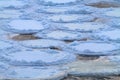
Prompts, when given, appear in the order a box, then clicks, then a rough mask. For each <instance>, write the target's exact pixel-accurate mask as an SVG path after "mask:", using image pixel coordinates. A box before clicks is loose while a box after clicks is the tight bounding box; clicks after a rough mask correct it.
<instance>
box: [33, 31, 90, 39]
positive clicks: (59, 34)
mask: <svg viewBox="0 0 120 80" xmlns="http://www.w3.org/2000/svg"><path fill="white" fill-rule="evenodd" d="M35 36H36V37H39V38H45V39H57V40H81V39H83V38H87V37H88V35H87V34H84V33H79V32H72V31H62V30H51V31H50V30H49V31H44V32H39V33H37V34H35Z"/></svg>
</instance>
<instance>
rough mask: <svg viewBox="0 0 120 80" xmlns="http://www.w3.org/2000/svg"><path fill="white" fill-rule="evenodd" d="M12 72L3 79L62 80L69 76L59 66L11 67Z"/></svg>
mask: <svg viewBox="0 0 120 80" xmlns="http://www.w3.org/2000/svg"><path fill="white" fill-rule="evenodd" d="M10 69H11V70H12V71H11V72H9V73H8V74H6V77H3V79H11V80H13V79H22V80H24V79H25V80H26V79H27V80H28V79H38V80H60V79H62V78H64V77H65V76H66V75H67V74H66V71H65V70H63V69H62V68H60V67H57V66H50V67H46V66H44V67H11V68H10Z"/></svg>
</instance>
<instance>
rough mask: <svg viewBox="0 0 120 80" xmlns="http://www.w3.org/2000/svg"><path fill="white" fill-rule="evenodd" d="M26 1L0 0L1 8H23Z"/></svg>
mask: <svg viewBox="0 0 120 80" xmlns="http://www.w3.org/2000/svg"><path fill="white" fill-rule="evenodd" d="M25 5H26V3H24V2H23V1H20V0H0V7H1V8H9V7H13V8H21V7H24V6H25Z"/></svg>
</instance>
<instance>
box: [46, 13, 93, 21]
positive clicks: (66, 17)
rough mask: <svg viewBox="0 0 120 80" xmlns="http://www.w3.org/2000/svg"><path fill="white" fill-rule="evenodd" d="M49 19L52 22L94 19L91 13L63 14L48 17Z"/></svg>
mask: <svg viewBox="0 0 120 80" xmlns="http://www.w3.org/2000/svg"><path fill="white" fill-rule="evenodd" d="M48 20H50V21H52V22H83V21H90V20H93V17H92V16H90V15H82V14H81V15H78V14H61V15H53V16H50V17H48Z"/></svg>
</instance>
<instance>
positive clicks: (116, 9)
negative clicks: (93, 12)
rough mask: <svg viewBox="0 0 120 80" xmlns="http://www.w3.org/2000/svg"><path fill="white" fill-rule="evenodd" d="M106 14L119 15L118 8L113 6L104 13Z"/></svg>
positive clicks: (119, 10) (119, 9)
mask: <svg viewBox="0 0 120 80" xmlns="http://www.w3.org/2000/svg"><path fill="white" fill-rule="evenodd" d="M104 14H105V15H106V16H110V17H120V8H115V9H112V10H109V11H106V12H105V13H104Z"/></svg>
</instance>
